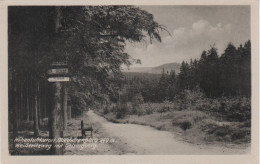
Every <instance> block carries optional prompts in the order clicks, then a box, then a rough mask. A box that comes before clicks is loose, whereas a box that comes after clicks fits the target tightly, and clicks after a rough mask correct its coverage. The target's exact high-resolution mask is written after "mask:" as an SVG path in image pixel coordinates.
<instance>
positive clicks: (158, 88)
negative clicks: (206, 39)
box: [125, 40, 251, 102]
mask: <svg viewBox="0 0 260 164" xmlns="http://www.w3.org/2000/svg"><path fill="white" fill-rule="evenodd" d="M142 76H145V75H144V74H141V76H139V75H137V76H135V75H134V74H131V75H126V77H127V78H126V80H125V88H126V91H125V94H126V96H127V97H128V98H127V99H128V100H129V101H131V99H133V98H134V97H135V96H137V97H139V98H140V96H141V99H143V101H145V102H149V101H150V102H163V101H165V100H169V101H173V100H174V98H175V96H176V95H178V94H179V93H181V92H183V91H184V90H200V91H201V92H202V93H204V94H205V96H206V97H208V98H218V97H223V96H224V97H234V96H245V97H249V98H250V97H251V42H250V40H248V41H247V42H245V43H244V45H242V44H241V45H240V46H239V47H235V46H234V45H233V44H232V43H229V44H228V45H227V48H226V49H225V51H224V53H223V54H221V55H218V52H217V48H215V47H214V46H213V47H211V48H210V49H209V50H208V51H205V50H204V51H203V52H202V54H201V57H200V58H199V59H194V60H192V59H191V60H190V62H189V63H188V62H185V61H183V62H182V63H181V67H180V73H179V74H176V73H175V72H174V71H170V72H168V71H166V72H165V70H163V71H162V74H161V77H160V78H158V76H157V78H158V80H157V79H156V78H151V76H152V75H150V74H149V75H148V76H147V77H142Z"/></svg>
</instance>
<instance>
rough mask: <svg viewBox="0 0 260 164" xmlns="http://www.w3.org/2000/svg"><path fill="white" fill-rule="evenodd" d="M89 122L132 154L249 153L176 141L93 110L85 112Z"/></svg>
mask: <svg viewBox="0 0 260 164" xmlns="http://www.w3.org/2000/svg"><path fill="white" fill-rule="evenodd" d="M87 116H88V119H89V121H90V122H91V123H99V124H100V125H101V126H102V131H104V133H106V134H109V136H114V137H117V138H119V139H120V142H124V143H125V144H127V146H128V147H129V148H130V149H131V150H134V152H136V153H133V154H154V155H155V154H156V155H171V154H191V155H192V154H222V155H226V154H245V153H250V147H249V148H247V149H231V148H226V147H216V146H202V145H199V146H196V145H192V144H189V143H184V142H182V141H178V140H177V139H175V138H174V135H173V134H172V133H170V132H167V131H159V130H156V129H154V128H151V127H148V126H143V125H135V124H120V123H112V122H109V121H107V120H106V119H105V118H103V117H101V116H99V115H97V114H95V113H94V112H93V111H89V112H88V113H87Z"/></svg>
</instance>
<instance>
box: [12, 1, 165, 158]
mask: <svg viewBox="0 0 260 164" xmlns="http://www.w3.org/2000/svg"><path fill="white" fill-rule="evenodd" d="M159 30H166V29H165V27H164V26H161V25H160V24H158V23H157V22H155V21H154V19H153V15H152V14H150V13H148V12H146V11H144V10H141V9H140V8H138V7H134V6H75V7H69V6H62V7H59V6H55V7H54V6H49V7H44V6H38V7H35V6H34V7H30V6H12V7H9V8H8V78H9V79H8V82H9V85H8V92H9V93H8V97H9V109H8V114H9V116H8V119H9V124H8V125H9V132H10V133H9V134H10V136H9V138H10V142H11V141H12V139H15V137H17V136H19V135H21V133H20V132H19V131H21V130H26V131H28V130H29V131H30V130H31V131H33V136H34V137H37V136H39V133H40V130H43V129H42V126H41V124H42V122H41V121H43V120H44V119H46V118H47V120H48V122H49V123H48V124H49V126H48V128H49V129H48V130H49V137H50V138H59V137H62V136H63V131H64V130H66V125H67V124H66V123H67V120H68V119H70V118H71V117H76V116H78V115H80V114H82V111H84V110H86V109H88V108H89V107H91V106H93V105H94V104H97V103H105V102H108V101H109V99H114V100H115V99H116V98H117V97H118V96H117V95H118V92H117V90H118V88H119V87H120V85H121V84H120V83H121V81H122V80H123V75H122V73H121V71H120V70H121V69H120V68H121V65H126V66H129V65H131V64H132V63H135V62H138V60H137V59H133V58H132V57H131V56H130V55H129V54H127V53H125V52H124V49H125V44H126V41H129V42H141V41H143V40H144V38H145V37H148V38H149V39H150V42H151V43H152V41H153V40H158V41H161V37H160V35H159V32H160V31H159ZM55 62H63V63H66V66H65V67H66V68H68V70H69V73H68V74H67V75H66V76H69V77H70V82H49V81H47V79H48V77H49V75H48V73H47V72H48V70H49V69H50V68H52V64H53V63H55ZM28 122H33V123H34V125H33V127H31V126H28V124H26V123H28ZM52 148H53V149H52V150H51V152H52V154H61V153H62V152H61V151H60V150H56V149H55V148H54V147H52ZM11 153H15V149H14V148H13V149H12V151H11Z"/></svg>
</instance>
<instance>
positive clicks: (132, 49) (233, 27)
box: [126, 6, 250, 67]
mask: <svg viewBox="0 0 260 164" xmlns="http://www.w3.org/2000/svg"><path fill="white" fill-rule="evenodd" d="M139 7H140V8H141V9H143V10H146V11H147V12H149V13H151V14H153V16H154V20H155V21H156V22H158V23H159V24H161V25H164V26H166V27H167V30H168V31H169V32H170V33H171V35H172V36H170V35H169V34H168V33H167V32H162V33H161V37H162V42H161V43H160V42H158V41H153V43H152V44H150V42H149V41H148V42H147V45H146V44H145V43H135V44H132V43H128V44H127V46H126V52H127V53H129V54H130V55H131V56H132V57H134V58H136V59H141V62H142V64H138V65H133V66H132V67H154V66H159V65H161V64H165V63H174V62H177V63H181V62H182V61H190V59H195V58H197V59H198V58H199V57H200V56H201V53H202V51H203V50H209V49H210V47H211V46H213V45H214V46H215V47H216V48H217V49H218V54H219V55H221V54H223V52H224V50H225V48H226V47H227V45H228V43H229V42H231V43H233V44H234V45H235V46H236V47H238V46H239V45H240V44H244V43H245V42H246V41H247V40H249V39H250V6H139Z"/></svg>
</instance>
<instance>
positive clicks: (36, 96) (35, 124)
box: [34, 77, 39, 137]
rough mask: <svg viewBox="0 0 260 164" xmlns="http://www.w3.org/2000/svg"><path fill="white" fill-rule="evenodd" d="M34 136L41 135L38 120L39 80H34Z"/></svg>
mask: <svg viewBox="0 0 260 164" xmlns="http://www.w3.org/2000/svg"><path fill="white" fill-rule="evenodd" d="M34 78H35V77H34ZM34 85H35V86H34V137H38V136H39V122H38V93H37V92H38V81H37V80H36V79H35V82H34Z"/></svg>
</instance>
